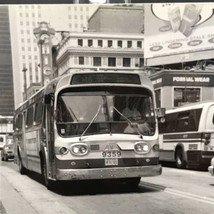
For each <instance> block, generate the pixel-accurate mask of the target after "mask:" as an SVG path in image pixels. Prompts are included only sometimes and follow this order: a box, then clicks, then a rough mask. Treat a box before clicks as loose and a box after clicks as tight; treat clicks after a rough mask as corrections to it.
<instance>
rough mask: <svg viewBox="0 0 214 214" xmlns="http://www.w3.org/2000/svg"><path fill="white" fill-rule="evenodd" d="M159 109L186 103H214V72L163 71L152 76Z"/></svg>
mask: <svg viewBox="0 0 214 214" xmlns="http://www.w3.org/2000/svg"><path fill="white" fill-rule="evenodd" d="M150 79H151V80H152V82H153V85H154V89H155V95H156V101H157V107H160V106H161V107H165V108H166V109H170V108H175V107H178V106H181V105H184V104H185V103H193V102H201V101H206V100H213V101H214V72H207V71H201V72H198V71H197V72H196V71H189V70H188V71H180V70H179V71H178V70H163V71H160V72H158V73H155V74H153V75H151V76H150Z"/></svg>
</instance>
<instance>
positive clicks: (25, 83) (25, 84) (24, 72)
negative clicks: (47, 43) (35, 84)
mask: <svg viewBox="0 0 214 214" xmlns="http://www.w3.org/2000/svg"><path fill="white" fill-rule="evenodd" d="M22 72H23V74H24V96H23V98H24V100H26V99H27V77H26V72H27V68H25V67H24V68H23V69H22Z"/></svg>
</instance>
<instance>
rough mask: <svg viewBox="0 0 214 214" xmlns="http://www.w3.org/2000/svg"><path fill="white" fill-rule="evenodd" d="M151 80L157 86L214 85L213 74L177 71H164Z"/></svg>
mask: <svg viewBox="0 0 214 214" xmlns="http://www.w3.org/2000/svg"><path fill="white" fill-rule="evenodd" d="M151 81H152V83H153V85H154V87H155V88H158V87H161V86H186V85H188V86H208V87H209V86H211V87H213V85H214V73H213V74H207V73H206V74H201V73H200V74H197V73H186V74H182V73H177V74H176V73H175V71H172V72H167V71H164V72H163V73H161V74H160V75H158V76H155V77H151Z"/></svg>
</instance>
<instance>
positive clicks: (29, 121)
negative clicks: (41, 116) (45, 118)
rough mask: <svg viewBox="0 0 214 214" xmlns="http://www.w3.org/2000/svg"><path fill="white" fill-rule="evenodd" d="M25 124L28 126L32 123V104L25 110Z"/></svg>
mask: <svg viewBox="0 0 214 214" xmlns="http://www.w3.org/2000/svg"><path fill="white" fill-rule="evenodd" d="M26 125H27V127H28V128H29V127H30V126H32V125H33V106H31V107H30V108H29V109H28V110H27V119H26Z"/></svg>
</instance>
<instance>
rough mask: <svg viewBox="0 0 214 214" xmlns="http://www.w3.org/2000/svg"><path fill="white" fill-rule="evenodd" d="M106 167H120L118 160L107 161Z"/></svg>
mask: <svg viewBox="0 0 214 214" xmlns="http://www.w3.org/2000/svg"><path fill="white" fill-rule="evenodd" d="M105 166H118V159H117V158H114V159H105Z"/></svg>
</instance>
